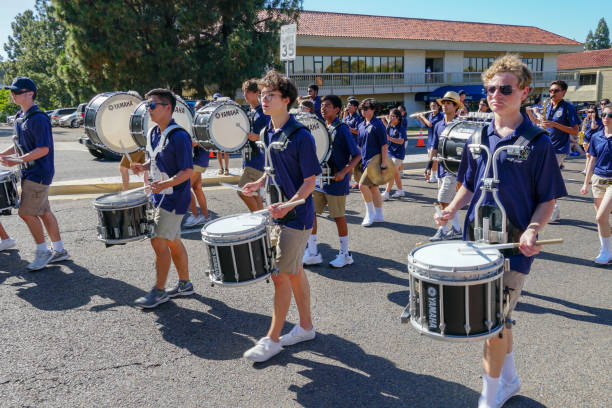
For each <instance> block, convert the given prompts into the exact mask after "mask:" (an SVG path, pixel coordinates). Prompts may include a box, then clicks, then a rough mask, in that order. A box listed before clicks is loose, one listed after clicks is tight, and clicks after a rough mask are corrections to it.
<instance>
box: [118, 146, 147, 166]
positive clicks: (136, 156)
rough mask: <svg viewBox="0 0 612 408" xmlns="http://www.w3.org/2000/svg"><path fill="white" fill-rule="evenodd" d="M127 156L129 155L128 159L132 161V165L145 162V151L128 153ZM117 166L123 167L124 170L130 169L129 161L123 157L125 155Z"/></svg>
mask: <svg viewBox="0 0 612 408" xmlns="http://www.w3.org/2000/svg"><path fill="white" fill-rule="evenodd" d="M128 154H129V155H130V159H132V161H133V162H134V163H140V164H142V163H144V162H145V151H144V150H139V151H137V152H134V153H128ZM119 166H121V167H125V168H126V169H129V168H130V161H129V160H128V159H127V157H125V155H123V157H122V158H121V163H119Z"/></svg>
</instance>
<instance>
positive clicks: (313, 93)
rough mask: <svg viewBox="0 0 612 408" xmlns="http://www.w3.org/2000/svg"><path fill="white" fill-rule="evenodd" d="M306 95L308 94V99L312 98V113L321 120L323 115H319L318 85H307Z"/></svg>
mask: <svg viewBox="0 0 612 408" xmlns="http://www.w3.org/2000/svg"><path fill="white" fill-rule="evenodd" d="M308 95H310V99H312V103H313V105H314V111H313V112H314V114H315V115H317V117H318V118H319V119H321V120H324V119H323V116H322V115H321V97H320V96H319V86H318V85H316V84H310V85H308Z"/></svg>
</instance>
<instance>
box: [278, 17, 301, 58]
mask: <svg viewBox="0 0 612 408" xmlns="http://www.w3.org/2000/svg"><path fill="white" fill-rule="evenodd" d="M296 34H297V24H287V25H284V26H281V31H280V60H281V61H294V60H295V52H296V44H295V43H296V41H295V37H296Z"/></svg>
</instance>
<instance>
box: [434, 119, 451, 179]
mask: <svg viewBox="0 0 612 408" xmlns="http://www.w3.org/2000/svg"><path fill="white" fill-rule="evenodd" d="M449 123H450V122H449ZM446 125H447V123H446V121H445V120H444V116H442V120H441V121H439V122H438V123H436V126H434V131H433V137H432V139H431V144H432V148H433V149H436V150H438V145H439V144H440V135H441V134H442V132H444V129H446ZM438 153H440V152H439V151H438ZM446 176H453V174H451V173H449V172H448V171H446V169H445V168H444V166H443V165H442V163H438V178H442V177H446Z"/></svg>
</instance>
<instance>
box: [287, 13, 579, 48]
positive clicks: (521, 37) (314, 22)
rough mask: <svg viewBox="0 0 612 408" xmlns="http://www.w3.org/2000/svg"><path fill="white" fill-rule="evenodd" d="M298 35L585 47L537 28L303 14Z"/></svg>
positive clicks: (353, 15) (329, 14)
mask: <svg viewBox="0 0 612 408" xmlns="http://www.w3.org/2000/svg"><path fill="white" fill-rule="evenodd" d="M298 35H305V36H323V37H348V38H380V39H399V40H425V41H460V42H490V43H509V44H545V45H582V44H581V43H579V42H577V41H574V40H570V39H569V38H565V37H562V36H560V35H557V34H553V33H551V32H549V31H545V30H542V29H540V28H537V27H530V26H516V25H507V24H489V23H471V22H465V21H446V20H427V19H421V18H404V17H382V16H369V15H361V14H343V13H328V12H321V11H302V12H301V13H300V16H299V19H298Z"/></svg>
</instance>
